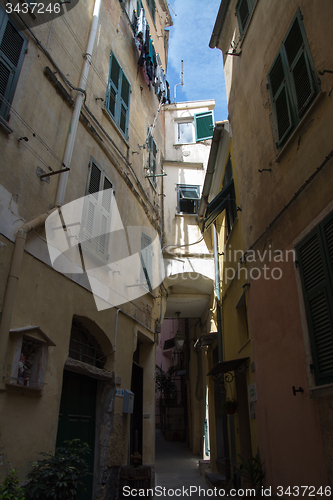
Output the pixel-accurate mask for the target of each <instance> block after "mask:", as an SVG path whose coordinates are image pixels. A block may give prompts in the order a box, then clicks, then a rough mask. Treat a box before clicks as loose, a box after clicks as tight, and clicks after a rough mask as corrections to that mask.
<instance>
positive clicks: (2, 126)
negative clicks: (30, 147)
mask: <svg viewBox="0 0 333 500" xmlns="http://www.w3.org/2000/svg"><path fill="white" fill-rule="evenodd" d="M0 129H1V130H2V131H3V132H4V133H5V134H6V135H9V134H12V133H13V131H12V129H11V128H10V127H9V126H8V125H7V123H6V122H5V120H4V119H3V118H2V117H1V116H0Z"/></svg>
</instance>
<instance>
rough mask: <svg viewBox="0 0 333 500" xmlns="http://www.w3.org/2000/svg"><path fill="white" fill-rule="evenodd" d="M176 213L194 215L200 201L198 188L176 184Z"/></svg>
mask: <svg viewBox="0 0 333 500" xmlns="http://www.w3.org/2000/svg"><path fill="white" fill-rule="evenodd" d="M177 187H178V206H177V208H178V213H181V214H196V213H197V211H198V207H199V201H200V187H199V186H189V185H186V184H178V186H177Z"/></svg>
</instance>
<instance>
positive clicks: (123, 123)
mask: <svg viewBox="0 0 333 500" xmlns="http://www.w3.org/2000/svg"><path fill="white" fill-rule="evenodd" d="M130 92H131V86H130V84H129V81H128V80H127V78H126V76H125V74H124V72H123V70H122V69H121V67H120V65H119V63H118V61H117V59H116V58H115V56H114V55H113V53H112V52H111V56H110V74H109V81H108V89H107V94H106V101H105V106H106V109H107V110H108V112H109V113H110V115H111V116H112V118H113V119H114V121H115V123H116V124H117V125H118V127H119V128H120V130H121V132H122V133H123V134H124V136H125V137H126V138H127V137H128V123H129V103H130Z"/></svg>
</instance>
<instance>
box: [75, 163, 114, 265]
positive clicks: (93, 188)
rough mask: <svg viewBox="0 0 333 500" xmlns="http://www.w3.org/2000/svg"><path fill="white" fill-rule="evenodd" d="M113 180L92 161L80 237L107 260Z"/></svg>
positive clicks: (89, 247) (87, 246) (86, 244)
mask: <svg viewBox="0 0 333 500" xmlns="http://www.w3.org/2000/svg"><path fill="white" fill-rule="evenodd" d="M112 196H113V191H112V182H111V180H110V179H109V178H108V177H107V175H106V174H105V172H104V171H103V170H102V169H101V168H100V167H99V165H97V163H96V162H95V161H94V160H91V161H90V166H89V175H88V182H87V189H86V197H85V200H84V206H83V216H82V225H81V235H80V239H81V241H82V242H83V245H84V246H85V248H87V249H89V250H90V251H91V252H93V253H94V254H95V255H98V256H100V257H102V258H103V259H105V260H107V259H108V257H109V237H110V224H111V201H112Z"/></svg>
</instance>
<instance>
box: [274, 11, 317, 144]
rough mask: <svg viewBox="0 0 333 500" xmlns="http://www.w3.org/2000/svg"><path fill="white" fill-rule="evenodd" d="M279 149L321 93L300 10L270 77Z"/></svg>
mask: <svg viewBox="0 0 333 500" xmlns="http://www.w3.org/2000/svg"><path fill="white" fill-rule="evenodd" d="M267 79H268V86H269V90H270V95H271V102H272V108H273V116H274V122H275V131H276V145H277V147H278V148H280V147H281V146H283V144H284V143H285V142H286V141H287V139H288V138H289V137H290V135H291V133H292V132H293V130H294V129H295V128H296V127H297V125H298V123H299V122H300V121H301V120H302V117H303V116H304V113H305V112H306V111H307V109H308V108H309V106H310V105H311V103H312V101H313V99H314V97H315V96H316V95H317V94H318V92H319V84H318V79H317V76H316V70H315V68H314V64H313V60H312V56H311V52H310V48H309V45H308V42H307V38H306V34H305V30H304V26H303V22H302V16H301V12H300V10H299V11H298V12H297V15H296V17H295V19H294V20H293V22H292V24H291V27H290V28H289V31H288V33H287V36H286V37H285V39H284V40H283V43H282V45H281V48H280V50H279V53H278V54H277V56H276V58H275V61H274V63H273V65H272V68H271V70H270V72H269V73H268V76H267Z"/></svg>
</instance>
